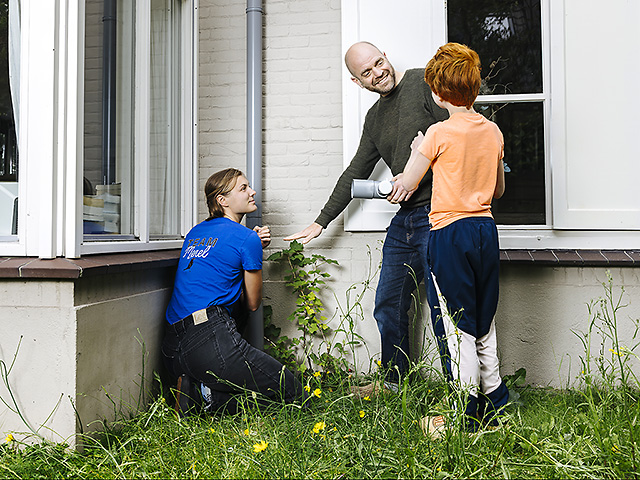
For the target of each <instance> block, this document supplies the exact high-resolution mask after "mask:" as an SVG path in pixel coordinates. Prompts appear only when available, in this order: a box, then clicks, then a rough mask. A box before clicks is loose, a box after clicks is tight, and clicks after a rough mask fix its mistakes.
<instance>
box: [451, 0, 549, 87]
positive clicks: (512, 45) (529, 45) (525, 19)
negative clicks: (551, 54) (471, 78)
mask: <svg viewBox="0 0 640 480" xmlns="http://www.w3.org/2000/svg"><path fill="white" fill-rule="evenodd" d="M540 22H541V13H540V0H516V1H514V0H474V1H472V2H471V1H469V0H448V2H447V29H448V38H449V41H450V42H458V43H463V44H465V45H468V46H469V47H471V48H473V49H474V50H475V51H476V52H478V55H480V61H481V62H482V76H483V78H484V81H483V86H482V88H481V90H480V94H481V95H490V94H491V95H497V94H505V93H516V94H517V93H541V92H542V33H541V26H540Z"/></svg>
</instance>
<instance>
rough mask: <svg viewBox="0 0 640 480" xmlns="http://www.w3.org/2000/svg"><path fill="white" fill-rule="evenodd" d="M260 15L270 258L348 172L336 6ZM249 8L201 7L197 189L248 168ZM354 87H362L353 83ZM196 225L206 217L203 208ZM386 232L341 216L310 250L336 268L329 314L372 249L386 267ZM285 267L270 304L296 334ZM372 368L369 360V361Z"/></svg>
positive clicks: (286, 2)
mask: <svg viewBox="0 0 640 480" xmlns="http://www.w3.org/2000/svg"><path fill="white" fill-rule="evenodd" d="M263 6H264V7H263V8H264V17H263V25H264V40H263V42H264V43H263V55H264V74H263V78H264V87H263V91H264V115H263V128H264V145H263V153H264V170H263V219H264V223H265V224H268V225H270V226H271V229H272V234H273V243H272V246H271V248H270V249H269V251H268V252H267V255H268V254H270V253H271V252H274V251H276V250H279V249H281V248H283V247H285V246H286V242H284V241H283V240H282V237H284V236H286V235H287V234H291V233H294V232H296V231H298V230H301V229H302V228H304V227H306V226H307V225H309V224H310V223H311V222H312V221H313V220H315V218H316V216H317V215H318V213H319V212H320V209H321V208H322V206H323V205H324V203H325V202H326V200H327V198H328V197H329V194H330V193H331V190H332V189H333V186H334V185H335V182H336V180H337V178H338V177H339V176H340V174H341V173H342V170H343V160H342V96H341V95H342V92H341V88H342V87H341V80H342V79H341V74H342V61H343V56H344V52H342V51H341V24H340V21H341V20H340V15H341V12H340V1H339V0H304V1H291V0H265V1H264V3H263ZM245 9H246V2H245V1H238V0H235V1H234V0H232V1H229V2H222V1H217V2H216V1H214V2H207V4H206V6H203V7H201V8H200V17H199V21H200V53H199V55H200V77H199V83H200V85H199V102H200V105H199V117H200V118H199V122H200V129H199V136H200V138H199V147H200V159H199V160H200V170H199V180H200V188H202V186H203V185H204V182H205V181H206V178H207V177H208V176H209V175H210V174H211V173H213V172H214V171H216V170H219V169H221V168H225V167H228V166H233V167H236V168H240V169H241V170H243V171H244V170H246V167H245V163H246V159H245V135H246V125H245V116H246V112H245V110H246V103H245V102H246V100H245V95H246V88H245V74H246V73H245V72H246V51H245V50H246V13H245ZM354 88H357V87H356V86H355V85H354ZM199 212H200V218H204V217H205V216H206V207H205V204H204V201H201V203H200V206H199ZM383 236H384V235H383V234H382V233H358V234H351V233H345V232H344V229H343V224H342V217H339V218H338V219H337V220H336V221H334V222H333V223H332V224H331V225H330V226H329V228H328V229H327V231H326V232H324V233H323V235H322V236H321V237H320V238H318V239H316V240H314V241H313V242H312V243H311V244H309V245H308V246H307V247H306V250H308V251H309V253H320V254H322V255H326V256H327V257H330V258H333V259H335V260H338V262H340V267H339V268H336V267H331V268H330V269H329V270H328V271H329V272H330V273H331V274H332V278H331V279H330V282H329V284H328V288H327V292H326V294H325V295H324V298H323V299H324V300H325V302H326V304H327V316H329V317H330V316H331V315H332V313H333V311H334V310H335V309H336V308H337V304H336V301H335V299H334V295H333V293H335V295H336V296H337V297H338V299H339V301H340V302H341V303H346V300H345V291H346V290H347V289H348V288H349V287H350V286H351V285H352V284H353V283H357V282H360V281H362V280H364V279H365V278H366V272H367V268H368V264H369V260H368V257H367V253H366V252H367V249H366V246H367V245H369V246H370V247H371V250H372V252H373V254H372V255H373V257H374V262H373V263H374V268H375V267H377V264H378V263H379V261H380V252H379V249H380V248H381V245H380V240H381V239H382V238H383ZM284 274H285V272H284V270H283V269H282V268H281V267H280V266H278V265H273V264H270V262H267V263H266V264H265V278H266V282H265V303H268V304H271V305H272V306H273V309H274V320H275V321H276V323H278V324H279V325H281V326H283V327H285V332H288V333H289V334H290V335H291V334H293V333H294V331H293V329H292V328H291V327H290V326H289V325H288V324H287V321H286V320H285V319H286V317H287V316H288V315H289V313H291V311H292V309H293V305H294V304H293V299H292V298H291V295H290V293H289V291H288V289H287V288H286V287H285V286H284V283H283V281H282V277H283V276H284ZM376 282H377V277H376V280H375V281H374V283H373V285H372V289H371V290H370V291H369V292H368V293H367V295H365V299H364V305H363V307H364V312H365V314H366V317H367V321H366V323H363V324H362V325H361V326H360V328H359V331H360V333H361V334H362V335H363V336H365V338H367V341H368V344H369V350H370V352H371V353H372V354H375V353H377V352H378V351H379V334H378V331H377V326H376V325H375V322H374V321H373V317H372V311H373V297H374V290H373V289H374V288H375V284H376ZM363 362H365V363H367V364H368V360H365V359H363Z"/></svg>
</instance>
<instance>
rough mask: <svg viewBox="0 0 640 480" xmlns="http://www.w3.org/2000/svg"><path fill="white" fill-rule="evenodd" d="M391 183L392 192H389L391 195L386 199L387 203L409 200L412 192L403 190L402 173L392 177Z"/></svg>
mask: <svg viewBox="0 0 640 480" xmlns="http://www.w3.org/2000/svg"><path fill="white" fill-rule="evenodd" d="M391 181H392V182H393V190H391V193H390V194H389V196H388V197H387V201H388V202H389V203H394V204H395V203H400V202H402V201H404V200H409V198H410V197H411V195H413V192H410V191H409V190H405V188H404V186H403V185H402V173H399V174H398V175H396V176H395V177H393V178H392V179H391Z"/></svg>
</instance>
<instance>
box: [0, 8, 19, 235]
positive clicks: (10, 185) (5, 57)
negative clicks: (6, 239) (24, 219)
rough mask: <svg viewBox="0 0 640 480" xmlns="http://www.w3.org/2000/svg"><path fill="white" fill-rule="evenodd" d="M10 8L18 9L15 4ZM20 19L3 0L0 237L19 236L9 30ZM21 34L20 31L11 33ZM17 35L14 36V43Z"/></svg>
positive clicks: (0, 26)
mask: <svg viewBox="0 0 640 480" xmlns="http://www.w3.org/2000/svg"><path fill="white" fill-rule="evenodd" d="M11 7H15V5H14V4H13V3H12V5H11ZM14 22H19V16H17V12H16V11H15V10H12V11H9V1H8V0H0V237H3V236H8V235H16V234H17V233H18V230H17V229H18V200H17V198H18V147H17V138H16V125H15V121H14V110H13V105H14V103H15V102H16V98H15V95H16V93H17V92H16V91H15V90H12V89H11V87H16V86H17V85H16V83H14V81H17V79H14V80H12V81H10V79H9V68H10V67H9V62H10V61H11V62H14V64H13V65H12V73H15V72H16V70H17V68H15V69H14V68H13V67H17V64H16V62H17V61H18V60H19V59H18V58H15V57H12V58H11V59H10V58H9V55H10V53H9V52H12V53H15V51H16V50H17V49H13V48H12V47H13V46H14V45H11V44H10V43H9V42H10V39H9V29H10V28H18V29H19V23H18V24H16V23H14ZM13 33H17V34H19V31H16V32H12V35H13ZM16 38H19V37H18V36H12V38H11V41H14V40H15V39H16Z"/></svg>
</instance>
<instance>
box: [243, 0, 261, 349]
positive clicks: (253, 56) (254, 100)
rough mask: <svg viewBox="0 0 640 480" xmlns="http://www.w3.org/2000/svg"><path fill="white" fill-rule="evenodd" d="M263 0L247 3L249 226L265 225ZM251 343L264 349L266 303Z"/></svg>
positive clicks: (252, 324) (253, 321)
mask: <svg viewBox="0 0 640 480" xmlns="http://www.w3.org/2000/svg"><path fill="white" fill-rule="evenodd" d="M263 13H264V12H263V10H262V0H247V180H249V184H250V185H251V187H252V188H253V189H254V190H255V191H256V196H255V200H256V205H257V207H258V208H257V210H256V211H255V212H252V213H249V214H248V215H247V218H246V222H247V227H249V228H251V229H253V228H254V227H256V226H261V225H262V15H263ZM245 336H246V338H247V341H248V342H249V343H250V344H251V345H253V346H254V347H256V348H259V349H260V350H262V349H264V320H263V313H262V304H260V307H259V308H258V310H256V311H255V312H251V314H250V315H249V324H248V326H247V333H246V335H245Z"/></svg>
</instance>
